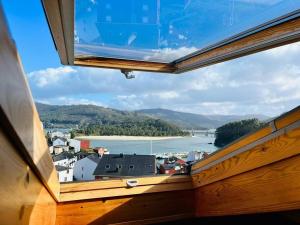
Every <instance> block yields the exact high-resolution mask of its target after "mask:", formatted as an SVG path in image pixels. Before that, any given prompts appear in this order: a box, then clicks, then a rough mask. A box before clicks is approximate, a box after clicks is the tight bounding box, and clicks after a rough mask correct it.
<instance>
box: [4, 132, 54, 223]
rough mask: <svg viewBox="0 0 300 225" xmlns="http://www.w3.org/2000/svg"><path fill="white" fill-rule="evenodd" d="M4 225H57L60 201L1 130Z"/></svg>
mask: <svg viewBox="0 0 300 225" xmlns="http://www.w3.org/2000/svg"><path fill="white" fill-rule="evenodd" d="M0 168H1V176H0V184H1V188H0V199H1V201H0V218H1V222H0V224H1V225H11V224H15V225H18V224H20V225H24V224H32V225H35V224H36V225H54V224H55V219H56V202H55V200H54V199H53V198H52V196H51V195H50V194H49V192H48V191H47V189H46V188H45V187H44V186H43V184H42V183H41V182H40V181H39V179H38V178H37V177H36V176H35V174H34V173H33V171H32V170H31V169H30V167H29V166H28V165H27V164H26V162H25V161H24V160H23V159H22V158H21V157H20V155H19V151H18V150H17V149H16V147H15V146H14V145H12V144H11V142H10V140H9V139H8V138H7V137H6V136H5V135H4V131H3V130H2V128H1V127H0Z"/></svg>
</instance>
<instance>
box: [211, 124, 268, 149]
mask: <svg viewBox="0 0 300 225" xmlns="http://www.w3.org/2000/svg"><path fill="white" fill-rule="evenodd" d="M264 125H265V123H263V122H261V121H259V120H258V119H248V120H241V121H237V122H230V123H227V124H225V125H223V126H221V127H219V128H217V130H216V139H215V146H217V147H223V146H225V145H227V144H229V143H231V142H233V141H234V140H236V139H238V138H240V137H242V136H244V135H245V134H248V133H250V132H253V131H256V130H258V129H260V128H262V127H263V126H264Z"/></svg>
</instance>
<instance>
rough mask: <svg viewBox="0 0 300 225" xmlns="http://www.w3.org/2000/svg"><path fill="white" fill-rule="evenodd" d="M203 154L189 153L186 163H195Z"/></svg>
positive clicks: (197, 152)
mask: <svg viewBox="0 0 300 225" xmlns="http://www.w3.org/2000/svg"><path fill="white" fill-rule="evenodd" d="M202 155H203V152H199V151H191V152H189V153H188V155H187V160H186V161H187V162H195V161H198V160H200V159H201V158H202Z"/></svg>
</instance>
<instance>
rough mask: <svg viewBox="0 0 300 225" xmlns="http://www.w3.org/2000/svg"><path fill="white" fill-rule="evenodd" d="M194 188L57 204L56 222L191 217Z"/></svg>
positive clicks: (143, 221) (134, 221)
mask: <svg viewBox="0 0 300 225" xmlns="http://www.w3.org/2000/svg"><path fill="white" fill-rule="evenodd" d="M193 194H194V193H193V191H192V190H189V191H172V192H164V193H153V194H142V195H134V196H127V197H118V198H109V199H95V200H86V201H76V202H66V203H59V204H58V206H57V223H56V224H57V225H81V224H90V225H93V224H95V225H96V224H150V223H158V222H161V220H162V221H168V220H176V219H181V218H190V217H193V216H194V198H193Z"/></svg>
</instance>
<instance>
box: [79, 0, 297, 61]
mask: <svg viewBox="0 0 300 225" xmlns="http://www.w3.org/2000/svg"><path fill="white" fill-rule="evenodd" d="M299 8H300V0H217V1H216V0H172V1H171V0H126V1H125V0H123V1H121V0H89V1H87V0H76V2H75V37H74V38H75V57H81V56H99V57H110V58H120V59H132V60H141V61H154V62H166V63H168V62H172V61H173V60H175V59H178V58H180V57H183V56H185V55H187V54H189V53H192V52H194V51H196V50H199V49H201V48H204V47H207V46H208V45H211V44H214V43H216V42H218V41H222V40H224V39H226V38H228V37H230V36H232V35H235V34H238V33H240V32H242V31H245V30H247V29H249V28H252V27H254V26H257V25H260V24H262V23H265V22H268V21H270V20H272V19H274V18H277V17H279V16H282V15H285V14H287V13H289V12H292V11H295V10H297V9H299Z"/></svg>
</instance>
